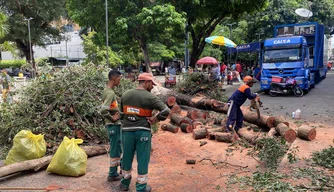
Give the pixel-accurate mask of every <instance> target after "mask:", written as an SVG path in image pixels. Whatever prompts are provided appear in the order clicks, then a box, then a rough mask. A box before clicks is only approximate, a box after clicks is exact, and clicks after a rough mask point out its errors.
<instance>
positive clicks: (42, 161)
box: [0, 145, 109, 179]
mask: <svg viewBox="0 0 334 192" xmlns="http://www.w3.org/2000/svg"><path fill="white" fill-rule="evenodd" d="M81 148H82V149H83V150H84V151H85V152H86V154H87V156H88V157H92V156H96V155H102V154H106V153H107V152H108V150H107V149H108V148H109V146H107V145H100V146H82V147H81ZM51 159H52V155H49V156H46V157H42V158H39V159H33V160H28V161H22V162H18V163H13V164H10V165H6V166H3V167H0V179H1V177H4V176H6V175H12V174H14V173H17V172H22V171H30V170H33V171H38V170H40V169H42V168H45V167H47V166H48V165H49V163H50V162H51Z"/></svg>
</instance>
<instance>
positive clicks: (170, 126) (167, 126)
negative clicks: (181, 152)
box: [161, 123, 180, 133]
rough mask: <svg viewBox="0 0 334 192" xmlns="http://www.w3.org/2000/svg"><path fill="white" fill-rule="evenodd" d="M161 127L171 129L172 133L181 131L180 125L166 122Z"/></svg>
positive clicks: (166, 129)
mask: <svg viewBox="0 0 334 192" xmlns="http://www.w3.org/2000/svg"><path fill="white" fill-rule="evenodd" d="M161 129H163V130H165V131H170V132H172V133H177V132H179V129H180V128H179V127H177V126H175V125H172V124H170V123H165V124H162V125H161Z"/></svg>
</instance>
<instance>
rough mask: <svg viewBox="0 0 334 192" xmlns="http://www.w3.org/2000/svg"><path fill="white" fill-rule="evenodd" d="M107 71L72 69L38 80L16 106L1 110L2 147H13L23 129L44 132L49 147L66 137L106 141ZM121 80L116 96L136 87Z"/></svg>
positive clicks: (0, 140)
mask: <svg viewBox="0 0 334 192" xmlns="http://www.w3.org/2000/svg"><path fill="white" fill-rule="evenodd" d="M108 71H109V69H108V68H105V67H100V66H98V67H96V66H93V65H86V66H73V67H68V68H64V69H62V70H60V71H59V72H56V73H54V74H53V75H52V76H51V78H36V79H34V80H32V81H31V82H30V83H29V85H28V86H26V87H24V88H23V89H22V90H21V91H20V92H19V93H17V94H18V99H17V101H15V102H14V103H11V104H7V103H2V104H1V106H0V107H1V108H0V145H6V144H10V143H11V142H12V139H13V138H14V136H15V134H16V133H18V132H19V131H20V130H23V129H29V130H31V131H32V132H34V133H42V134H44V136H45V140H46V141H47V143H48V144H49V145H52V144H54V145H56V144H57V143H58V142H60V141H61V140H62V139H63V137H64V136H69V137H79V138H83V139H84V140H86V141H94V142H95V143H99V142H104V141H106V140H107V135H106V131H105V128H104V122H103V119H102V117H101V115H100V114H99V109H100V106H101V103H102V101H101V97H102V91H103V89H104V88H105V86H106V83H107V80H108V77H107V76H108ZM135 86H136V85H135V83H133V82H132V81H130V80H128V79H122V82H121V85H120V86H119V88H117V89H116V94H117V95H119V96H120V95H121V94H122V93H123V92H124V91H126V90H128V89H131V88H134V87H135Z"/></svg>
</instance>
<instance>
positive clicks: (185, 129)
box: [180, 123, 193, 133]
mask: <svg viewBox="0 0 334 192" xmlns="http://www.w3.org/2000/svg"><path fill="white" fill-rule="evenodd" d="M180 128H181V131H182V132H184V133H191V132H192V131H193V127H192V126H191V125H190V124H188V123H182V124H181V125H180Z"/></svg>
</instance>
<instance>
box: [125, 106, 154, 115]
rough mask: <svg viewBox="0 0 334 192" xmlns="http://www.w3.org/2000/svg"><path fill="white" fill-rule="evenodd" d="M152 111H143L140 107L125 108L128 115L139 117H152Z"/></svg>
mask: <svg viewBox="0 0 334 192" xmlns="http://www.w3.org/2000/svg"><path fill="white" fill-rule="evenodd" d="M152 111H153V110H150V109H143V108H140V107H133V106H123V112H124V114H126V115H139V116H142V117H151V116H152Z"/></svg>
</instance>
